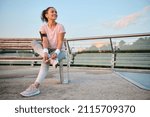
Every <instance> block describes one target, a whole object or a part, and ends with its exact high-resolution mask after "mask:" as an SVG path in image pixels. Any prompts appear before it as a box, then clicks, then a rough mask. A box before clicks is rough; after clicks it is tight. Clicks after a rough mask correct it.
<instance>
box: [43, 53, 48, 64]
mask: <svg viewBox="0 0 150 117" xmlns="http://www.w3.org/2000/svg"><path fill="white" fill-rule="evenodd" d="M43 61H44V62H45V63H48V62H49V60H48V53H47V52H44V57H43Z"/></svg>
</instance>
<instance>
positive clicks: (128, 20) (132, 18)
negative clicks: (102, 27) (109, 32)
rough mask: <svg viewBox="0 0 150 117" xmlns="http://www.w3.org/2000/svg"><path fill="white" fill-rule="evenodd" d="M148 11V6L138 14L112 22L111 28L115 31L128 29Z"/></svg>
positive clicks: (149, 9)
mask: <svg viewBox="0 0 150 117" xmlns="http://www.w3.org/2000/svg"><path fill="white" fill-rule="evenodd" d="M149 11H150V6H146V7H144V8H143V9H142V10H141V11H139V12H135V13H133V14H129V15H127V16H124V17H122V18H121V19H119V20H117V21H116V22H114V24H113V27H114V28H116V29H122V28H125V27H128V26H129V25H131V24H134V23H137V21H138V19H140V18H141V17H142V16H144V15H145V14H146V13H148V12H149Z"/></svg>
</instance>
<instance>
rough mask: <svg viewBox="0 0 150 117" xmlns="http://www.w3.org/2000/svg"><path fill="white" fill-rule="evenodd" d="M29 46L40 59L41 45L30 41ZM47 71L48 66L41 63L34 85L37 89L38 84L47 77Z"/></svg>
mask: <svg viewBox="0 0 150 117" xmlns="http://www.w3.org/2000/svg"><path fill="white" fill-rule="evenodd" d="M31 45H32V48H33V49H34V51H35V52H36V53H38V54H39V55H40V56H42V57H43V56H44V54H43V48H42V45H41V44H40V43H39V42H38V41H35V40H34V41H32V43H31ZM48 70H49V64H46V63H45V62H44V61H42V63H41V67H40V70H39V73H38V76H37V78H36V80H35V83H34V84H35V85H36V87H37V88H38V87H39V85H40V83H41V82H42V81H43V80H44V79H45V77H46V76H47V73H48Z"/></svg>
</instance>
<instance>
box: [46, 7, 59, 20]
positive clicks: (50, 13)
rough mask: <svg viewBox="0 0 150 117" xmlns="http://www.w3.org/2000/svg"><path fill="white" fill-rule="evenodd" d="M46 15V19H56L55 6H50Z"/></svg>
mask: <svg viewBox="0 0 150 117" xmlns="http://www.w3.org/2000/svg"><path fill="white" fill-rule="evenodd" d="M46 17H47V19H48V20H56V19H57V11H56V9H55V8H50V9H48V11H47V14H46Z"/></svg>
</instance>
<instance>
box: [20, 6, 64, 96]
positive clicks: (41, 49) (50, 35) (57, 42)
mask: <svg viewBox="0 0 150 117" xmlns="http://www.w3.org/2000/svg"><path fill="white" fill-rule="evenodd" d="M41 19H42V21H43V22H46V23H45V24H43V25H42V26H41V28H40V35H41V39H42V45H41V44H40V43H39V42H37V41H33V42H32V47H33V49H34V51H35V52H37V53H38V54H40V55H41V56H42V57H43V61H42V63H41V67H40V71H39V74H38V76H37V78H36V80H35V82H34V83H33V84H31V85H30V86H29V87H28V88H27V89H26V90H25V91H23V92H21V93H20V94H21V95H22V96H26V97H28V96H34V95H37V94H39V93H40V90H39V86H40V84H41V82H42V81H43V80H44V79H45V77H46V76H47V73H48V69H49V64H52V65H53V67H56V66H57V63H58V61H60V60H62V59H64V58H65V48H64V45H63V40H64V36H65V29H64V27H63V25H62V24H59V23H57V22H56V19H57V11H56V9H55V8H54V7H48V8H47V9H45V10H43V12H42V16H41Z"/></svg>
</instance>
